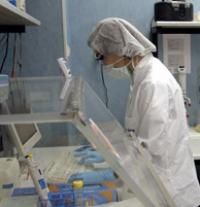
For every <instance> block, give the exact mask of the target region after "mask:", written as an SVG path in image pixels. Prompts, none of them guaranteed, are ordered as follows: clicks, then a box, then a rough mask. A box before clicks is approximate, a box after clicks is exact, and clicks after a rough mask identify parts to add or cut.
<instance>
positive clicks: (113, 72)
mask: <svg viewBox="0 0 200 207" xmlns="http://www.w3.org/2000/svg"><path fill="white" fill-rule="evenodd" d="M123 59H124V57H123V58H120V59H119V60H118V61H116V62H115V63H113V64H110V65H104V66H103V69H104V71H105V72H106V73H107V74H108V75H110V76H111V77H113V78H115V79H125V78H130V73H129V72H128V69H127V68H126V67H127V66H128V65H129V64H130V62H131V61H130V62H129V63H128V64H127V65H125V66H123V67H120V68H115V67H114V65H115V64H117V63H119V62H121V61H122V60H123Z"/></svg>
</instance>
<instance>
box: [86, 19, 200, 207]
mask: <svg viewBox="0 0 200 207" xmlns="http://www.w3.org/2000/svg"><path fill="white" fill-rule="evenodd" d="M88 45H89V47H91V48H92V49H93V50H94V51H96V52H98V53H100V54H101V55H103V56H106V55H110V54H115V55H118V56H119V57H129V58H130V59H132V58H134V57H135V56H137V55H139V56H142V57H143V56H144V58H143V59H142V60H141V61H140V62H139V64H138V65H137V66H136V67H135V69H134V80H133V82H134V87H131V91H130V97H129V100H128V106H127V113H126V120H125V122H126V128H127V129H130V130H135V133H136V136H137V137H138V139H139V140H140V141H141V142H143V143H144V145H145V146H146V148H147V150H148V151H149V153H150V156H151V160H152V163H153V165H154V167H155V169H156V171H157V173H158V174H159V175H160V178H161V180H162V181H163V183H164V184H165V186H166V188H167V189H168V191H169V193H170V194H171V196H172V198H173V200H174V202H175V203H176V205H177V207H197V206H198V205H200V187H199V184H198V180H197V176H196V172H195V167H194V161H193V157H192V153H191V151H190V149H189V143H188V137H189V135H188V126H187V120H186V111H185V107H184V103H183V96H182V91H181V88H180V86H179V85H178V84H177V82H176V80H175V79H174V77H173V76H172V75H171V73H170V72H169V71H168V69H167V68H166V67H165V66H164V65H163V64H162V63H161V62H160V61H159V60H158V59H156V58H154V57H153V56H152V54H151V52H154V51H156V47H155V46H154V45H153V44H152V43H151V42H150V41H149V40H148V39H147V38H146V37H145V36H144V35H143V34H141V33H140V32H139V31H138V30H137V28H135V27H134V26H133V25H132V24H130V23H129V22H127V21H126V20H124V19H120V18H113V17H112V18H106V19H104V20H102V21H100V22H99V23H98V24H97V26H96V27H95V29H94V30H93V32H92V33H91V35H90V37H89V39H88ZM119 70H120V69H119Z"/></svg>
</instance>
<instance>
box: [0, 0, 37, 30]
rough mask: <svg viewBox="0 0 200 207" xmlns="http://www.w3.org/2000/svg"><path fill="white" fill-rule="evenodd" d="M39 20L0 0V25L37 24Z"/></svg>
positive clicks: (4, 0)
mask: <svg viewBox="0 0 200 207" xmlns="http://www.w3.org/2000/svg"><path fill="white" fill-rule="evenodd" d="M39 25H40V21H39V20H37V19H35V18H34V17H32V16H30V15H29V14H27V13H26V12H23V11H21V10H19V9H18V8H16V7H15V6H14V5H12V4H10V3H9V2H8V1H6V0H0V26H3V27H5V26H6V27H9V26H16V27H17V26H39Z"/></svg>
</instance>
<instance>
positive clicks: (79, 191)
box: [72, 180, 85, 207]
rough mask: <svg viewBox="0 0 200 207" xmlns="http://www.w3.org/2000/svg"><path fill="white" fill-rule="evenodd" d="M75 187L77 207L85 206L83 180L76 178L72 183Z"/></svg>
mask: <svg viewBox="0 0 200 207" xmlns="http://www.w3.org/2000/svg"><path fill="white" fill-rule="evenodd" d="M72 186H73V189H74V200H75V202H74V203H75V207H84V206H85V205H84V198H83V186H84V183H83V181H82V180H76V181H73V183H72Z"/></svg>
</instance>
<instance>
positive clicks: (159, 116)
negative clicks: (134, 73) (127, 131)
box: [137, 82, 168, 155]
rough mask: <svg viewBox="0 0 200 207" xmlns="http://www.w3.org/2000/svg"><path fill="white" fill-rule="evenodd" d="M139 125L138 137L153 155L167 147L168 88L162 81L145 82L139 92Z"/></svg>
mask: <svg viewBox="0 0 200 207" xmlns="http://www.w3.org/2000/svg"><path fill="white" fill-rule="evenodd" d="M138 95H139V96H138V102H137V104H138V107H137V108H138V112H139V127H138V130H137V137H138V138H139V140H140V142H141V143H142V145H143V146H145V147H146V148H147V150H148V151H149V152H150V153H151V154H152V155H161V154H162V153H163V151H164V149H165V148H166V146H165V145H166V139H163V138H164V137H165V136H166V132H167V131H166V130H167V120H168V88H167V86H166V85H164V84H162V83H156V84H154V83H151V82H150V83H148V82H147V83H145V84H143V86H142V87H140V91H139V94H138Z"/></svg>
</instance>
